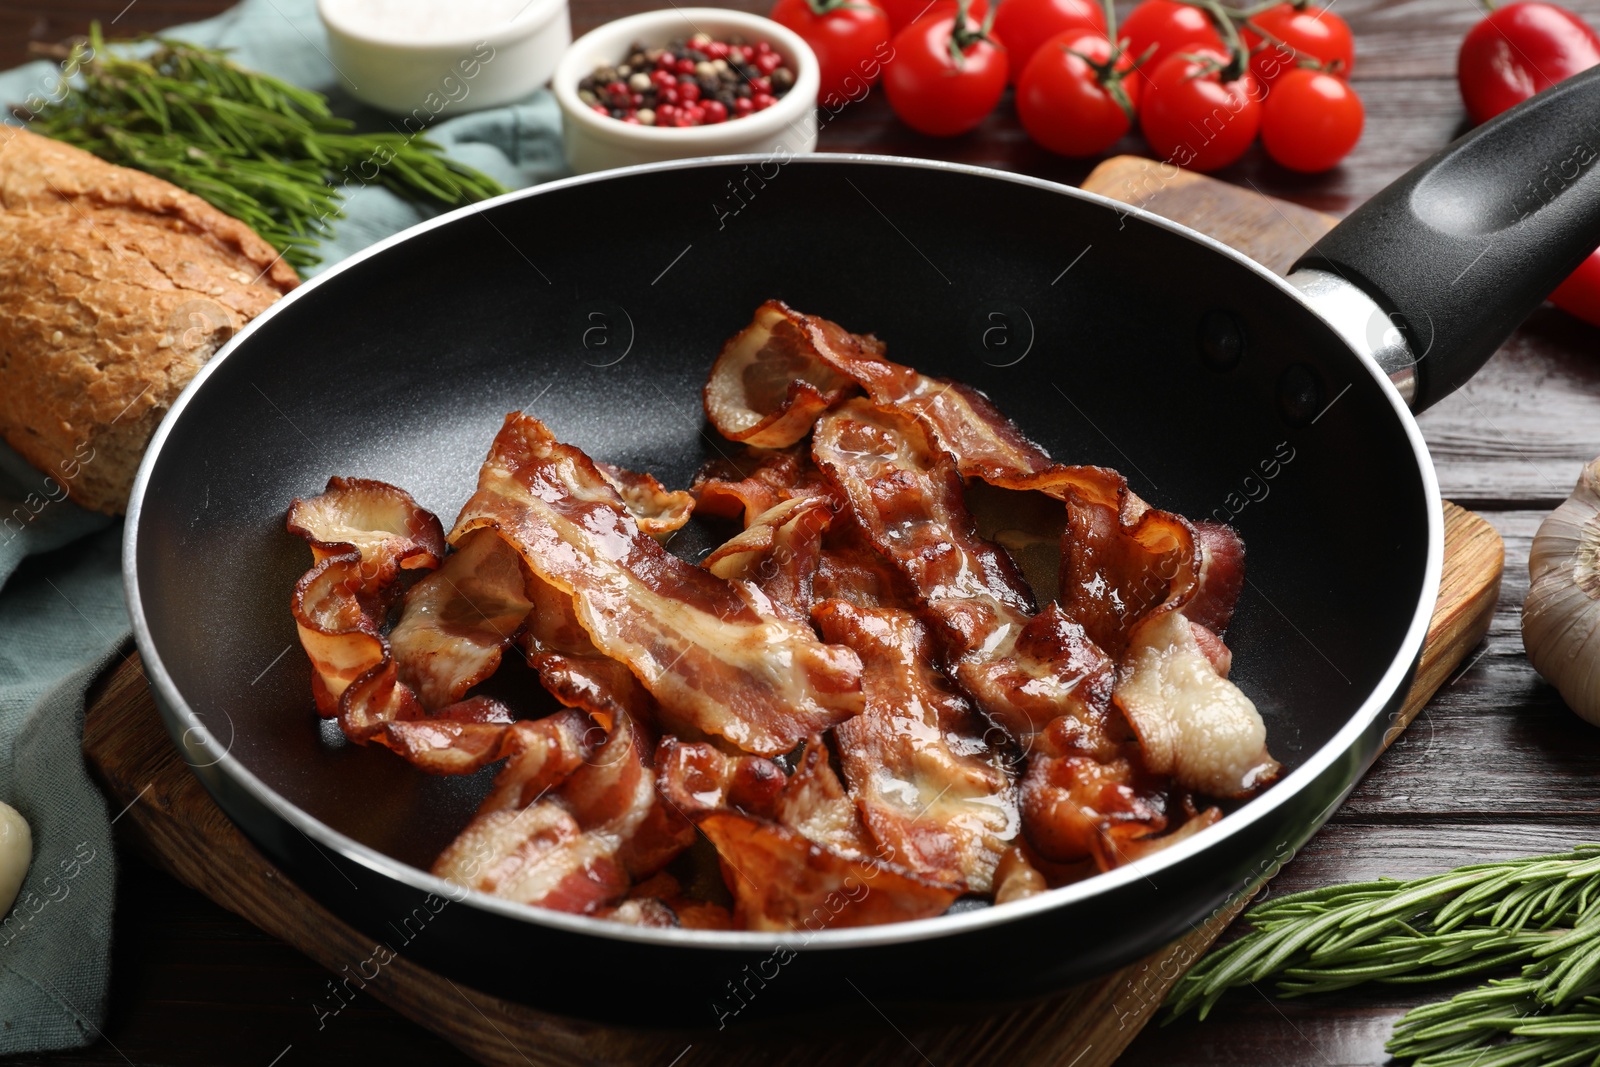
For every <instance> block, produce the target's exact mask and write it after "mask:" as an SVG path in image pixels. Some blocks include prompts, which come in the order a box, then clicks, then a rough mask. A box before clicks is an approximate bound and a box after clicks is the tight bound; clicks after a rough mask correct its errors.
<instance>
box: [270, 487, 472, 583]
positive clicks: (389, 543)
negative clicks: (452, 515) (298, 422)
mask: <svg viewBox="0 0 1600 1067" xmlns="http://www.w3.org/2000/svg"><path fill="white" fill-rule="evenodd" d="M288 527H289V532H290V533H292V534H295V535H296V536H299V537H303V538H305V540H306V543H307V544H309V545H310V546H311V556H312V559H313V560H314V561H315V562H317V563H321V562H322V561H323V560H325V559H327V558H329V557H330V556H342V555H348V554H349V553H351V552H356V553H359V554H360V556H361V558H362V559H363V560H365V561H366V562H367V563H368V565H369V572H368V573H367V574H366V575H365V578H366V580H367V581H368V582H370V583H371V584H373V585H374V586H375V585H377V584H379V583H382V582H386V581H389V580H392V579H393V578H394V573H393V572H394V570H396V569H404V570H416V569H419V568H422V569H432V568H434V567H437V566H438V565H439V561H440V560H441V559H443V558H444V530H443V529H442V528H441V527H440V525H439V520H438V518H437V517H435V516H434V514H433V512H431V511H428V510H426V509H425V508H423V507H422V506H421V505H419V504H418V503H417V502H416V501H415V500H414V499H412V496H411V494H410V493H408V492H406V491H405V490H404V489H398V488H396V487H395V486H392V485H389V484H388V483H387V482H375V481H371V480H369V479H366V478H330V479H328V488H327V489H326V490H325V491H324V492H322V493H321V494H320V495H318V496H314V497H311V498H310V499H309V500H302V499H301V498H299V497H296V498H295V499H294V500H293V501H292V502H291V503H290V505H289V520H288Z"/></svg>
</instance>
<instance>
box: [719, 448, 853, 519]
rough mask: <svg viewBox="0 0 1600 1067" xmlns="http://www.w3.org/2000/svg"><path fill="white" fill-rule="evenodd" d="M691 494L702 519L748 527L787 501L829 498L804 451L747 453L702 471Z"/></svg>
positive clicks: (722, 458) (749, 450)
mask: <svg viewBox="0 0 1600 1067" xmlns="http://www.w3.org/2000/svg"><path fill="white" fill-rule="evenodd" d="M689 491H690V492H691V493H692V494H693V495H694V499H695V509H696V510H697V511H698V512H699V513H700V514H702V515H715V516H717V517H718V518H723V519H738V518H742V519H743V520H744V524H745V525H746V526H749V525H750V524H752V523H753V522H755V520H756V518H757V517H758V516H760V515H762V514H763V513H765V512H767V511H771V510H772V509H773V508H775V507H777V506H778V505H779V504H781V503H782V502H783V501H785V500H789V499H791V498H793V497H798V496H819V495H824V494H826V493H827V484H826V483H825V482H824V481H823V480H822V477H821V475H820V474H818V472H817V469H816V468H815V467H814V466H812V464H811V455H810V453H809V452H808V451H806V450H803V449H801V448H784V449H766V448H747V449H745V450H744V451H743V452H740V453H738V454H736V455H732V456H729V455H721V456H717V457H716V458H714V459H712V460H711V461H710V462H708V463H707V464H706V465H705V466H703V467H701V468H700V470H699V471H698V472H697V473H696V474H695V476H694V485H693V486H691V487H690V490H689Z"/></svg>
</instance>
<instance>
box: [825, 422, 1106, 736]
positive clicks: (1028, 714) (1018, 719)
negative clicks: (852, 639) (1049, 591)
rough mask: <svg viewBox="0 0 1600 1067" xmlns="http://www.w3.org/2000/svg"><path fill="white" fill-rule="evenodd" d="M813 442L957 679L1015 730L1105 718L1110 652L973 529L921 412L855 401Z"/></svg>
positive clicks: (956, 478)
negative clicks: (939, 634) (927, 621)
mask: <svg viewBox="0 0 1600 1067" xmlns="http://www.w3.org/2000/svg"><path fill="white" fill-rule="evenodd" d="M812 451H813V453H814V454H815V456H816V460H817V465H818V466H819V467H820V468H821V469H822V470H823V472H824V473H825V474H827V476H828V477H829V479H830V480H831V481H832V482H833V483H834V484H835V485H836V486H837V487H838V489H839V491H840V492H841V493H842V494H843V495H844V496H845V498H846V499H848V500H849V502H850V506H851V509H852V511H853V513H854V514H855V516H856V520H857V522H859V523H860V525H861V528H862V531H863V533H864V535H865V536H866V538H867V540H868V541H869V542H870V543H871V544H872V545H873V547H874V548H876V549H877V550H878V551H879V552H880V553H882V554H883V556H884V557H885V558H886V559H888V560H889V561H890V562H891V563H893V564H894V565H895V566H896V567H897V568H898V569H899V570H900V572H901V573H902V575H903V576H904V577H905V578H906V579H907V581H908V582H909V583H910V585H911V586H912V587H913V588H914V589H915V590H916V592H917V594H918V596H919V597H920V598H921V600H922V602H923V604H924V605H925V607H926V609H927V610H928V612H929V613H930V614H931V615H932V616H933V617H934V618H935V619H937V620H938V621H939V623H940V625H941V629H942V630H943V636H944V638H945V641H946V644H947V646H948V647H949V648H950V649H951V652H952V654H953V656H954V657H955V659H956V663H955V675H956V678H957V680H958V681H959V682H960V683H961V684H962V686H963V687H964V688H965V689H966V690H967V691H968V692H969V693H971V694H972V696H973V697H974V699H976V700H977V702H978V704H979V706H980V707H981V708H982V709H983V710H984V711H985V712H987V713H988V714H989V715H991V716H993V717H994V718H995V720H996V721H998V722H999V723H1000V724H1001V725H1002V726H1004V727H1005V728H1006V729H1008V730H1010V731H1011V732H1012V733H1013V734H1014V735H1015V736H1017V737H1027V736H1028V735H1030V734H1032V733H1034V732H1035V731H1037V730H1039V729H1041V728H1043V727H1044V726H1045V724H1047V723H1048V722H1049V721H1050V720H1051V719H1053V718H1055V717H1056V716H1058V715H1063V714H1071V715H1073V716H1075V717H1076V718H1078V719H1080V720H1082V721H1084V722H1085V723H1100V722H1102V721H1103V720H1104V718H1105V716H1106V714H1107V711H1108V709H1109V697H1110V679H1111V662H1110V661H1109V660H1108V659H1106V657H1105V656H1104V655H1103V654H1102V653H1101V652H1100V651H1099V649H1098V648H1096V647H1095V646H1094V645H1093V643H1092V642H1091V641H1089V640H1088V638H1087V637H1085V636H1084V633H1083V630H1082V628H1081V627H1080V626H1079V625H1078V624H1077V623H1075V622H1074V621H1072V620H1071V619H1068V618H1066V617H1064V616H1063V615H1062V614H1061V613H1060V611H1059V610H1057V609H1055V608H1054V606H1052V607H1051V608H1050V609H1047V610H1046V611H1045V612H1043V613H1041V614H1039V615H1038V616H1033V615H1032V614H1031V613H1032V594H1031V592H1030V591H1029V590H1028V587H1027V585H1026V583H1024V582H1023V580H1022V577H1021V575H1020V574H1019V573H1018V571H1017V569H1016V566H1015V564H1013V563H1012V562H1011V560H1010V558H1009V557H1008V556H1007V555H1006V554H1005V553H1004V552H1003V551H1001V549H1000V548H999V547H998V546H997V545H995V544H994V543H993V542H990V541H986V540H984V539H983V538H981V537H979V536H978V534H977V530H976V526H975V524H974V523H973V520H972V516H971V515H970V514H969V513H968V512H967V510H966V506H965V504H964V503H963V502H962V495H961V478H960V475H959V473H958V472H957V471H956V469H955V465H954V463H953V462H952V461H951V459H950V457H949V454H948V453H946V452H944V451H943V450H942V449H940V448H939V447H938V446H937V445H936V444H935V443H934V442H933V441H932V440H931V439H930V437H929V434H928V433H927V431H926V430H925V429H924V427H923V426H922V425H921V424H920V423H919V422H917V421H916V420H915V419H913V418H911V417H910V416H907V415H905V414H902V413H900V412H898V411H896V410H894V409H890V408H881V407H876V406H874V405H872V404H870V403H868V402H866V401H862V400H851V401H848V402H846V403H845V404H844V405H842V406H841V407H840V408H839V409H838V410H836V411H834V412H831V413H830V414H828V415H827V416H825V417H824V418H823V419H822V420H820V421H819V422H818V424H817V431H816V435H815V437H814V438H813V440H812Z"/></svg>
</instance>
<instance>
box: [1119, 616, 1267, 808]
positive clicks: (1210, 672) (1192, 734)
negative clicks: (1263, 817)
mask: <svg viewBox="0 0 1600 1067" xmlns="http://www.w3.org/2000/svg"><path fill="white" fill-rule="evenodd" d="M1115 699H1116V702H1117V706H1118V707H1120V708H1121V709H1122V711H1123V714H1124V715H1126V716H1127V719H1128V722H1129V723H1131V724H1132V725H1133V728H1134V729H1135V730H1137V731H1138V733H1139V741H1140V744H1141V747H1142V748H1143V750H1144V760H1145V765H1146V766H1147V767H1148V768H1149V769H1150V770H1151V771H1153V772H1155V773H1156V774H1166V775H1171V776H1172V778H1173V780H1174V781H1176V782H1177V783H1178V784H1179V785H1181V786H1184V787H1186V788H1189V789H1193V790H1195V791H1196V792H1199V793H1205V794H1207V795H1208V796H1214V797H1234V796H1244V795H1246V794H1248V793H1250V792H1252V791H1254V790H1255V789H1257V788H1259V787H1260V786H1261V785H1262V784H1264V783H1265V782H1268V781H1270V780H1272V779H1273V778H1274V777H1276V775H1277V772H1278V763H1277V761H1276V760H1274V759H1273V758H1272V757H1271V756H1270V755H1268V754H1267V747H1266V739H1267V731H1266V727H1265V726H1264V725H1263V724H1262V722H1261V714H1260V713H1259V712H1258V711H1256V706H1255V705H1254V704H1253V703H1251V702H1250V698H1249V697H1247V696H1245V695H1244V693H1242V692H1240V691H1239V689H1238V687H1237V686H1235V685H1234V684H1233V683H1232V682H1230V681H1228V680H1227V679H1226V678H1224V677H1223V676H1222V675H1220V674H1218V673H1217V670H1216V668H1215V667H1214V666H1213V665H1212V663H1211V660H1210V659H1208V658H1207V657H1206V655H1205V653H1204V651H1203V650H1202V649H1201V647H1200V643H1199V642H1198V641H1197V640H1196V639H1195V635H1194V631H1193V630H1192V628H1191V627H1190V625H1189V621H1188V620H1187V619H1186V618H1184V616H1183V614H1182V613H1181V612H1176V611H1175V612H1170V613H1168V614H1166V615H1162V616H1159V617H1157V618H1155V619H1151V620H1149V621H1148V622H1146V623H1145V624H1144V625H1142V626H1140V628H1139V629H1138V631H1137V632H1136V633H1135V635H1134V640H1133V644H1132V645H1131V646H1130V647H1129V649H1128V655H1127V658H1126V660H1125V661H1124V663H1123V665H1122V668H1121V671H1120V676H1119V677H1118V679H1117V688H1116V694H1115Z"/></svg>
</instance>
